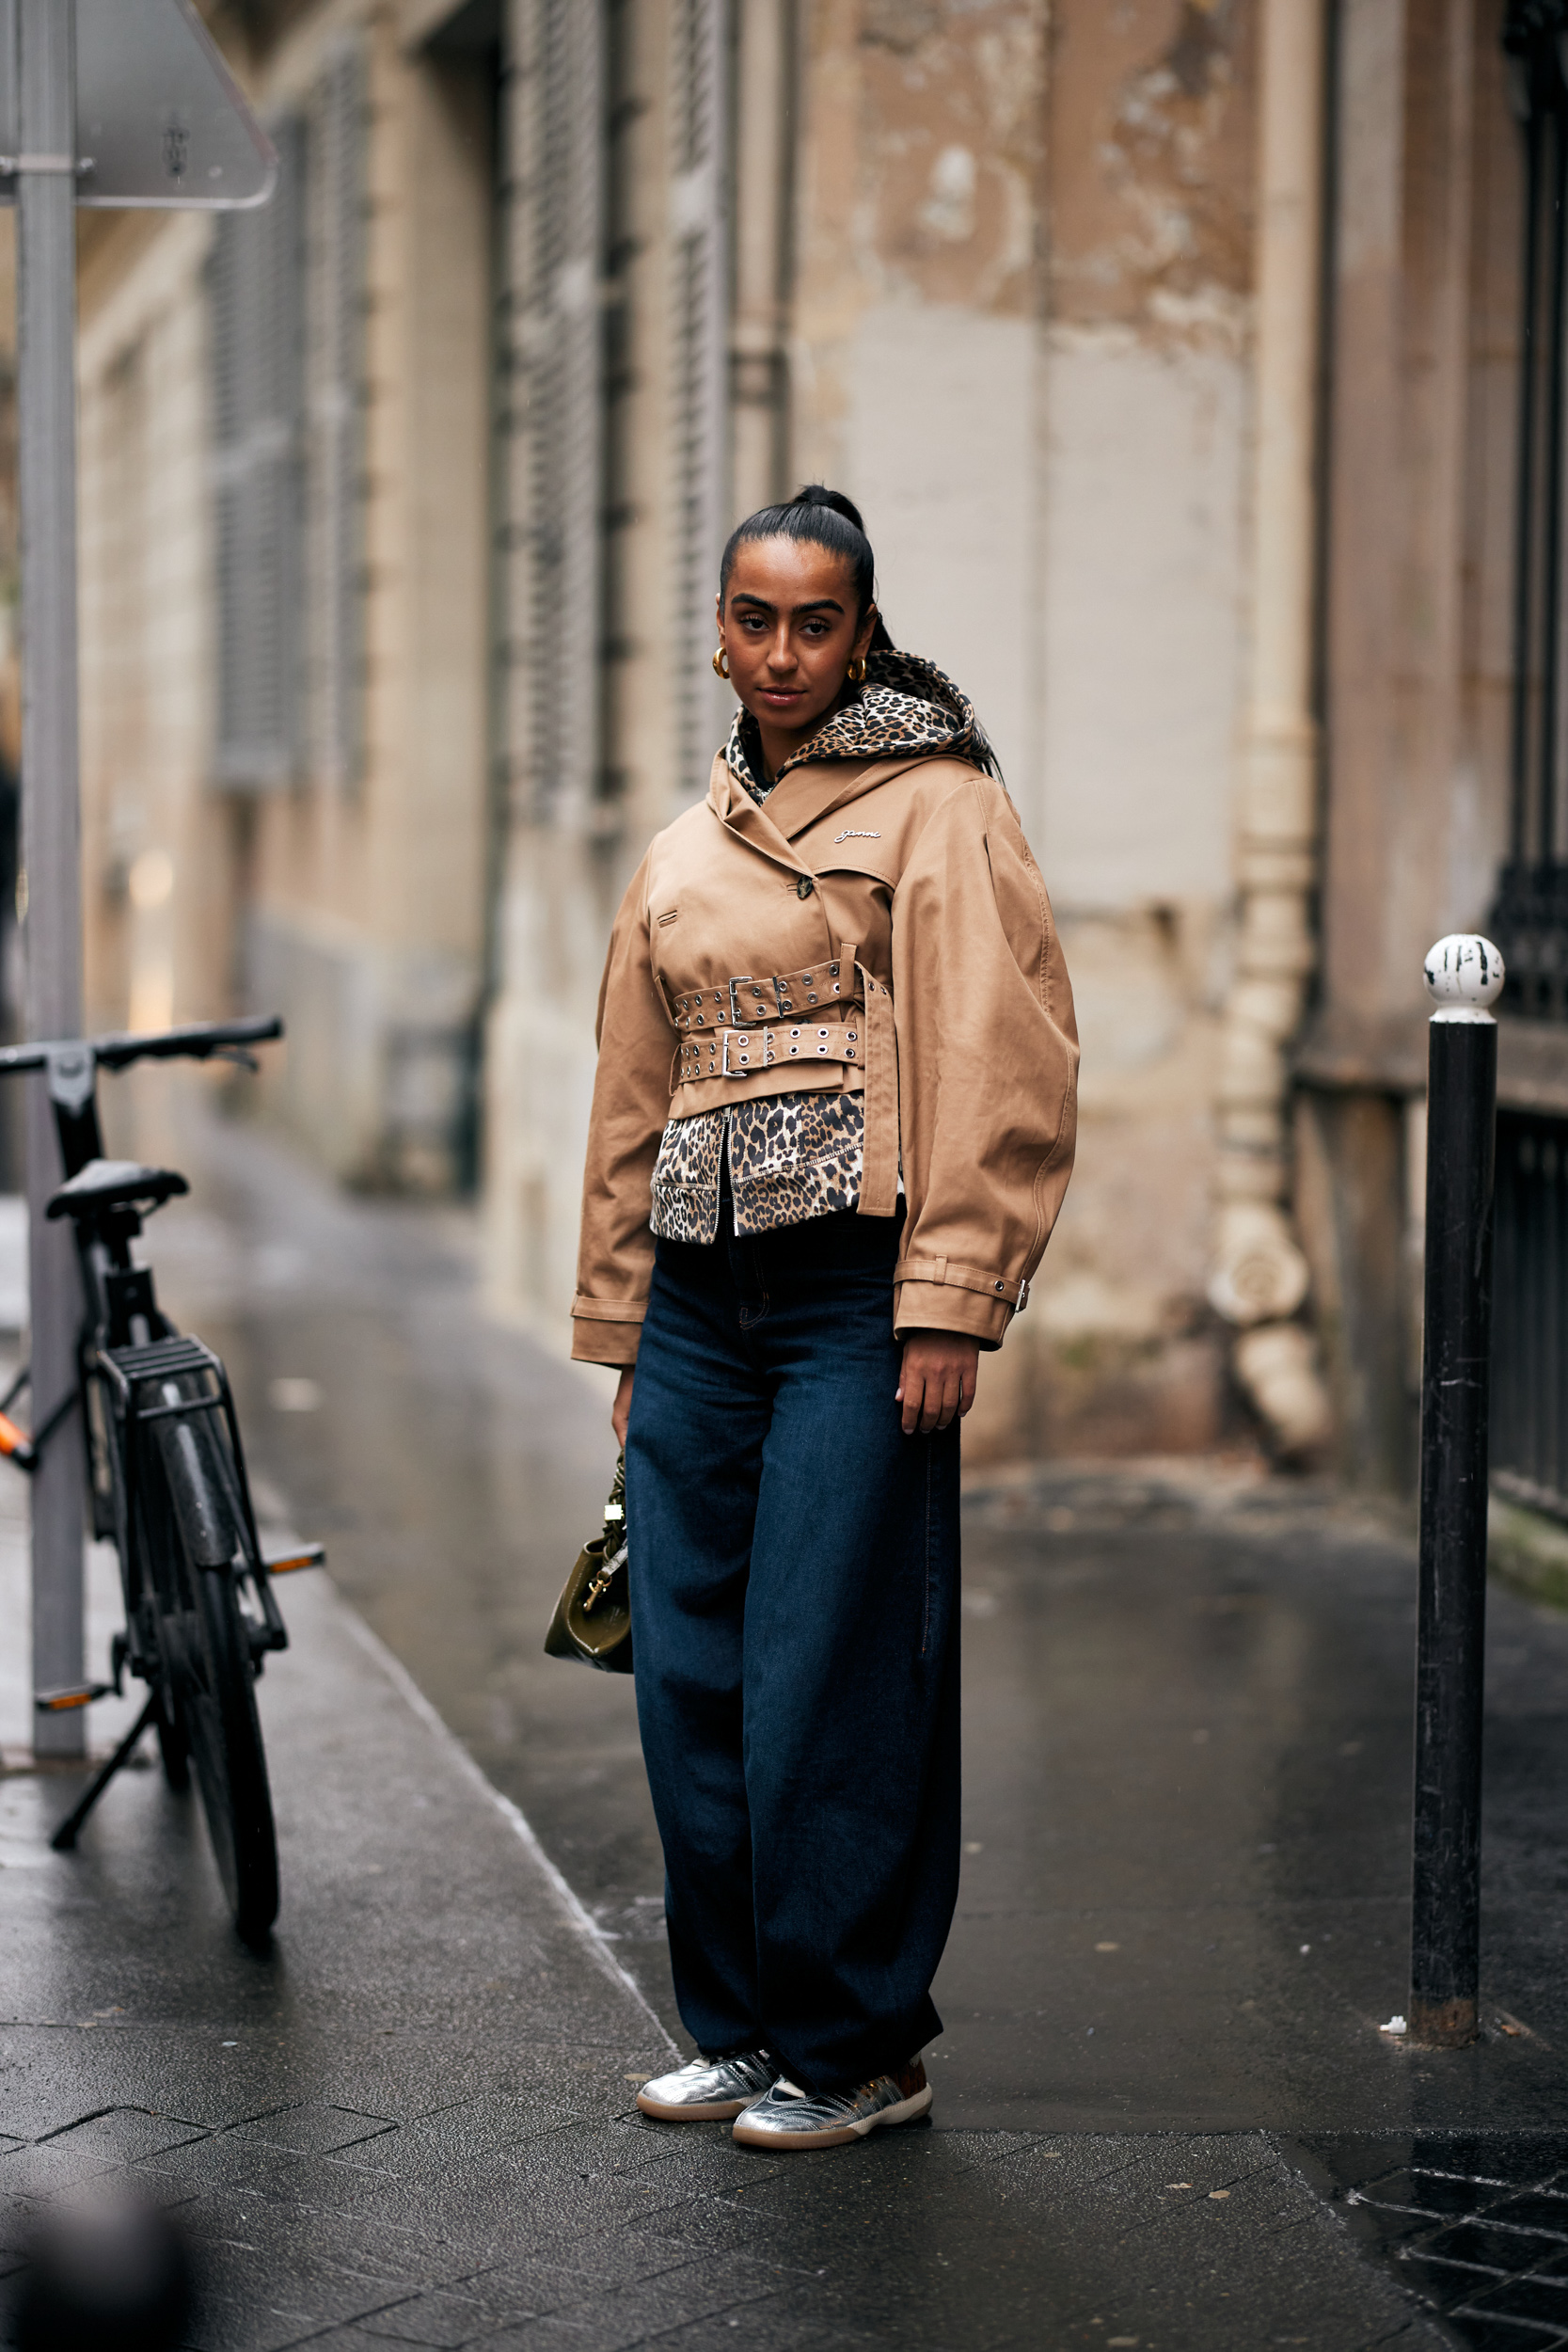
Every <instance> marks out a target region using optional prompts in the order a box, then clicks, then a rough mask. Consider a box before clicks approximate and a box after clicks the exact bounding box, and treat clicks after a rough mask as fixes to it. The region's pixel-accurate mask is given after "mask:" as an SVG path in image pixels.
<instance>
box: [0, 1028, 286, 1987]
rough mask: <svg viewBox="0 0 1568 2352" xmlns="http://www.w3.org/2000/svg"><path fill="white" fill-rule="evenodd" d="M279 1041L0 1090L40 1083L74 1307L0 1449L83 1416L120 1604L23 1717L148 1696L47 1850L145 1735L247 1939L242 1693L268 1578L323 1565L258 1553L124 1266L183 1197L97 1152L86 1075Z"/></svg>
mask: <svg viewBox="0 0 1568 2352" xmlns="http://www.w3.org/2000/svg"><path fill="white" fill-rule="evenodd" d="M282 1034H283V1024H282V1022H281V1021H279V1020H277V1019H256V1020H245V1021H230V1022H198V1023H196V1024H193V1025H190V1026H187V1027H184V1028H177V1029H164V1030H157V1031H152V1032H150V1033H148V1034H146V1035H141V1036H135V1035H125V1036H114V1037H99V1038H87V1039H73V1040H71V1041H65V1042H60V1043H57V1044H38V1045H13V1046H7V1047H4V1048H0V1076H3V1075H6V1074H7V1073H12V1072H22V1071H39V1070H41V1071H44V1072H46V1073H47V1078H48V1088H49V1100H50V1104H51V1106H52V1108H53V1110H54V1115H55V1130H56V1133H57V1135H58V1137H59V1146H60V1158H61V1163H62V1166H63V1168H64V1171H65V1182H64V1183H63V1184H61V1185H60V1187H59V1189H58V1190H57V1191H56V1192H55V1194H54V1195H53V1196H52V1198H51V1200H50V1201H49V1204H48V1208H47V1211H46V1214H47V1216H50V1217H51V1218H59V1217H69V1218H70V1220H71V1227H72V1229H73V1233H74V1238H75V1246H76V1262H77V1265H78V1268H79V1270H80V1274H81V1282H82V1299H83V1316H82V1324H81V1329H80V1334H79V1337H78V1343H77V1350H76V1359H77V1378H76V1384H75V1386H74V1388H72V1389H71V1390H69V1391H67V1393H66V1395H65V1396H64V1397H62V1398H60V1399H59V1400H58V1401H57V1402H56V1403H55V1404H54V1405H53V1406H50V1407H49V1408H48V1409H47V1410H45V1411H44V1412H43V1414H42V1415H41V1417H40V1415H39V1410H38V1406H39V1400H38V1399H37V1397H36V1396H35V1397H34V1399H33V1406H34V1422H35V1426H34V1428H33V1429H32V1431H31V1432H30V1433H29V1432H28V1431H25V1430H24V1429H22V1428H21V1427H19V1426H18V1424H17V1423H16V1422H14V1421H13V1420H12V1419H11V1418H10V1409H11V1407H12V1406H13V1405H14V1404H15V1402H16V1400H17V1398H18V1396H20V1394H21V1393H22V1391H23V1390H24V1388H28V1387H30V1385H31V1381H30V1372H29V1368H28V1367H27V1366H26V1365H24V1366H23V1368H22V1370H21V1371H20V1372H19V1373H18V1374H17V1375H16V1377H15V1379H14V1380H13V1381H12V1382H11V1385H10V1387H9V1389H8V1391H7V1392H6V1394H5V1395H4V1397H0V1454H8V1455H9V1457H10V1459H11V1461H12V1462H13V1463H15V1464H16V1465H17V1467H18V1468H19V1469H22V1470H28V1471H31V1470H35V1469H36V1468H37V1466H38V1463H39V1460H40V1457H41V1454H42V1453H43V1450H44V1448H45V1447H46V1446H47V1444H48V1442H49V1439H50V1438H51V1436H52V1435H53V1433H54V1432H55V1429H57V1428H58V1427H59V1426H60V1425H61V1424H62V1423H63V1422H64V1421H65V1420H66V1418H67V1416H68V1415H69V1414H70V1413H71V1411H72V1410H73V1409H74V1410H79V1411H80V1412H81V1415H82V1422H83V1430H84V1436H85V1439H86V1443H85V1449H84V1451H85V1458H86V1467H87V1524H88V1525H89V1526H90V1527H91V1529H92V1532H93V1534H94V1535H95V1536H98V1537H100V1538H106V1539H107V1540H109V1541H110V1542H112V1543H113V1544H114V1546H115V1549H116V1551H117V1553H118V1555H119V1574H120V1585H121V1590H122V1593H123V1596H124V1601H125V1628H124V1630H123V1632H119V1633H117V1634H116V1635H115V1636H114V1639H113V1641H112V1643H111V1645H110V1660H109V1663H110V1678H109V1680H108V1681H107V1682H84V1683H81V1684H79V1685H74V1686H72V1687H71V1688H70V1689H67V1690H60V1691H48V1692H40V1693H39V1694H38V1698H37V1701H36V1704H37V1706H38V1708H39V1709H40V1711H41V1712H44V1713H55V1712H59V1711H61V1710H64V1709H66V1708H77V1707H86V1706H89V1705H90V1704H91V1703H92V1702H93V1701H94V1700H95V1699H100V1698H104V1697H107V1696H108V1695H109V1693H110V1692H114V1694H115V1695H116V1696H117V1697H118V1696H120V1695H122V1694H123V1690H124V1680H125V1676H126V1674H127V1673H130V1674H131V1675H132V1676H134V1677H136V1678H137V1679H139V1680H141V1681H143V1682H145V1683H146V1684H147V1686H148V1697H147V1703H146V1705H145V1706H144V1707H143V1708H142V1710H141V1712H140V1714H139V1715H138V1716H137V1718H136V1720H135V1723H134V1724H133V1725H132V1727H131V1729H130V1730H129V1731H128V1732H127V1733H126V1735H125V1737H124V1739H123V1740H120V1742H119V1746H118V1747H117V1748H116V1749H115V1751H114V1753H113V1755H112V1756H109V1758H108V1759H107V1761H106V1762H105V1763H104V1764H103V1767H102V1768H101V1769H100V1771H99V1772H96V1773H95V1775H94V1776H93V1779H92V1781H91V1782H90V1784H89V1785H88V1787H87V1789H86V1790H85V1791H84V1793H83V1795H82V1797H81V1799H80V1801H79V1802H78V1804H76V1805H75V1806H73V1808H72V1809H71V1812H70V1813H69V1814H68V1815H67V1817H66V1819H65V1820H63V1821H62V1822H61V1823H60V1825H59V1827H58V1829H57V1830H56V1831H55V1835H54V1836H53V1837H52V1839H51V1840H50V1843H51V1845H52V1846H53V1847H54V1848H55V1850H56V1851H60V1852H64V1851H68V1850H69V1849H70V1848H71V1847H72V1846H74V1844H75V1842H76V1836H77V1832H78V1831H79V1830H80V1828H81V1826H82V1824H83V1822H84V1821H85V1820H87V1815H88V1814H89V1813H90V1812H91V1810H92V1808H93V1806H94V1805H95V1804H97V1803H98V1800H99V1798H100V1797H101V1796H102V1795H103V1791H104V1789H105V1788H107V1787H108V1786H109V1783H110V1782H111V1781H112V1780H113V1778H114V1777H115V1774H116V1773H117V1772H119V1771H120V1769H121V1768H122V1766H124V1765H125V1764H126V1763H128V1762H129V1760H130V1758H131V1756H132V1755H133V1754H134V1753H135V1749H136V1747H137V1746H138V1745H139V1743H140V1741H141V1740H142V1738H143V1737H144V1735H145V1734H146V1733H147V1731H148V1730H149V1729H152V1730H155V1731H156V1733H157V1738H158V1747H159V1753H160V1756H161V1758H162V1763H163V1769H164V1774H165V1777H166V1780H167V1782H168V1784H169V1786H170V1787H171V1788H177V1789H179V1788H185V1787H187V1786H188V1784H189V1779H190V1775H191V1773H192V1772H194V1773H195V1777H196V1783H197V1788H198V1791H199V1794H200V1798H201V1806H202V1811H203V1814H204V1815H205V1817H206V1822H207V1830H208V1835H209V1837H210V1839H211V1843H212V1847H213V1853H214V1859H215V1861H216V1863H217V1868H218V1875H219V1877H220V1878H221V1880H222V1882H223V1888H224V1893H225V1895H226V1896H227V1897H228V1899H229V1906H230V1911H231V1912H232V1913H233V1916H234V1924H235V1926H236V1927H237V1928H238V1930H239V1931H240V1933H241V1935H242V1936H243V1937H244V1938H245V1940H246V1942H248V1943H252V1944H259V1943H261V1942H262V1941H264V1939H265V1937H266V1935H267V1932H268V1931H269V1930H270V1928H271V1926H272V1923H273V1921H274V1919H275V1918H276V1917H277V1898H278V1885H277V1835H276V1831H275V1829H274V1824H273V1813H272V1795H271V1789H270V1787H269V1784H268V1779H267V1763H266V1755H265V1751H264V1750H263V1747H262V1744H261V1723H260V1720H259V1718H258V1715H257V1711H256V1695H255V1684H256V1679H257V1677H258V1676H259V1675H260V1674H261V1669H262V1665H263V1663H264V1661H265V1660H266V1657H267V1654H268V1652H269V1651H272V1650H281V1649H286V1648H287V1647H288V1641H289V1636H288V1632H287V1629H286V1628H285V1626H284V1623H283V1619H282V1615H281V1613H280V1612H279V1610H278V1607H277V1598H276V1597H275V1595H274V1593H273V1590H272V1580H273V1578H274V1577H275V1576H278V1575H282V1574H284V1573H286V1572H287V1571H290V1570H293V1569H296V1568H304V1567H314V1566H319V1565H321V1564H322V1562H323V1560H324V1558H325V1554H324V1552H323V1549H322V1547H321V1546H320V1545H319V1544H311V1545H307V1546H304V1547H303V1548H300V1549H295V1550H294V1551H293V1552H290V1553H289V1554H287V1555H286V1556H285V1557H282V1558H273V1559H270V1560H269V1559H267V1558H266V1557H264V1556H263V1554H262V1550H261V1541H260V1538H259V1535H258V1533H257V1527H256V1515H255V1511H254V1509H253V1507H252V1504H251V1499H250V1487H249V1483H248V1481H247V1479H246V1476H245V1453H244V1449H243V1447H242V1445H241V1441H240V1426H239V1421H238V1418H237V1416H236V1413H235V1410H234V1400H233V1396H232V1394H231V1392H230V1386H229V1377H228V1375H227V1374H226V1372H225V1371H224V1368H223V1365H222V1362H221V1361H220V1359H218V1358H217V1357H216V1356H215V1355H214V1353H213V1351H212V1349H211V1348H209V1347H206V1346H204V1345H203V1344H202V1343H201V1342H200V1341H199V1340H197V1339H192V1338H188V1337H185V1336H183V1335H182V1334H181V1333H180V1332H178V1331H176V1329H175V1328H174V1326H173V1325H172V1324H171V1323H170V1322H169V1320H168V1317H167V1316H166V1315H165V1314H164V1313H163V1312H162V1311H161V1310H160V1309H159V1306H158V1303H157V1298H156V1295H155V1292H154V1287H153V1279H152V1269H151V1268H150V1266H148V1265H139V1264H137V1263H135V1260H134V1259H133V1257H132V1252H131V1244H132V1242H133V1241H134V1240H135V1239H136V1237H137V1236H138V1235H139V1234H140V1232H141V1231H142V1226H143V1220H144V1219H145V1218H146V1217H148V1216H150V1215H151V1214H152V1213H153V1212H154V1211H155V1210H157V1209H159V1208H162V1206H163V1205H164V1203H165V1202H166V1200H172V1199H175V1198H176V1197H178V1196H179V1195H181V1194H183V1193H187V1192H188V1191H189V1190H190V1186H189V1184H187V1182H186V1180H185V1178H184V1177H183V1176H182V1175H181V1174H180V1173H179V1172H178V1170H176V1169H174V1168H149V1167H143V1166H142V1165H140V1164H139V1163H138V1162H135V1161H126V1160H107V1159H105V1158H104V1157H103V1136H102V1134H101V1132H100V1128H99V1123H98V1097H97V1080H98V1073H99V1071H100V1070H125V1069H128V1068H129V1067H130V1066H131V1064H132V1063H133V1062H137V1061H149V1060H159V1061H166V1060H172V1059H175V1058H177V1057H181V1058H186V1059H191V1060H196V1061H208V1060H211V1059H213V1058H214V1057H220V1058H222V1059H226V1060H231V1061H236V1062H238V1063H239V1064H240V1065H241V1066H242V1067H245V1068H248V1069H251V1070H255V1069H256V1068H257V1067H258V1066H259V1065H258V1064H257V1062H256V1060H255V1057H254V1056H253V1055H252V1054H251V1053H250V1051H249V1048H250V1047H251V1046H253V1045H259V1044H262V1043H265V1042H266V1041H269V1040H271V1039H275V1038H279V1037H281V1036H282Z"/></svg>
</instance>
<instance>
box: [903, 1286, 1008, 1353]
mask: <svg viewBox="0 0 1568 2352" xmlns="http://www.w3.org/2000/svg"><path fill="white" fill-rule="evenodd" d="M1012 1319H1013V1310H1012V1308H1011V1307H1010V1306H1009V1305H1008V1303H1007V1301H1006V1299H1005V1298H998V1297H997V1296H996V1295H994V1293H993V1294H992V1295H990V1296H989V1297H988V1296H987V1295H985V1294H984V1293H982V1292H980V1291H977V1290H963V1289H960V1288H959V1287H958V1285H957V1284H956V1283H952V1282H921V1281H902V1282H901V1281H899V1280H898V1279H897V1277H896V1276H895V1278H894V1291H893V1335H894V1337H895V1339H898V1340H904V1339H908V1337H909V1335H910V1333H911V1331H958V1332H961V1333H962V1334H963V1336H964V1337H965V1338H966V1339H971V1340H978V1341H979V1343H980V1344H981V1346H982V1347H984V1348H996V1347H1000V1346H1001V1344H1002V1338H1003V1334H1004V1333H1005V1332H1006V1328H1007V1326H1008V1324H1009V1323H1011V1321H1012Z"/></svg>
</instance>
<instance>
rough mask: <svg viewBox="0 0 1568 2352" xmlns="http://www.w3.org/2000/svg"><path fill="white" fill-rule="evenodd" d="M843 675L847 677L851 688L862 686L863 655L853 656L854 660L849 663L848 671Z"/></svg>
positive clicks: (863, 682)
mask: <svg viewBox="0 0 1568 2352" xmlns="http://www.w3.org/2000/svg"><path fill="white" fill-rule="evenodd" d="M845 675H846V677H847V679H848V681H849V683H850V685H851V686H863V685H864V684H865V656H864V654H863V653H858V654H857V655H856V656H855V659H854V660H853V661H851V662H850V664H849V667H848V669H847V671H846V672H845Z"/></svg>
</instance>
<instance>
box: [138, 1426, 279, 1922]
mask: <svg viewBox="0 0 1568 2352" xmlns="http://www.w3.org/2000/svg"><path fill="white" fill-rule="evenodd" d="M220 1447H221V1440H220V1439H219V1438H216V1437H215V1436H214V1433H213V1432H212V1431H211V1430H208V1429H205V1428H202V1427H201V1426H200V1425H199V1424H198V1423H197V1422H195V1420H194V1417H193V1418H192V1419H189V1420H187V1419H185V1418H183V1417H182V1418H181V1419H179V1420H176V1421H168V1422H162V1423H160V1424H159V1427H158V1442H156V1443H154V1444H151V1445H149V1446H147V1447H146V1448H145V1451H144V1463H145V1470H144V1484H143V1493H144V1497H145V1501H146V1504H147V1506H148V1508H147V1511H146V1518H147V1520H148V1522H149V1525H148V1534H149V1537H150V1556H151V1561H152V1565H153V1575H154V1578H155V1581H156V1583H157V1587H158V1591H159V1597H160V1602H161V1614H162V1617H163V1625H162V1629H161V1633H162V1641H163V1646H164V1652H165V1656H166V1659H167V1660H168V1662H169V1668H170V1680H171V1683H172V1686H173V1692H174V1698H175V1708H176V1718H177V1720H176V1724H175V1726H174V1728H175V1730H176V1733H181V1732H182V1733H183V1736H184V1743H185V1746H186V1748H187V1750H188V1754H189V1757H190V1766H191V1770H192V1771H193V1772H194V1773H195V1775H196V1785H197V1788H198V1792H199V1794H200V1798H201V1809H202V1813H203V1814H204V1816H205V1818H206V1822H207V1833H208V1836H209V1839H210V1840H211V1843H212V1848H213V1856H214V1860H215V1862H216V1864H217V1867H218V1876H219V1878H220V1879H221V1880H222V1882H223V1891H224V1893H225V1895H226V1896H227V1897H228V1899H229V1907H230V1911H231V1912H232V1913H233V1915H234V1924H235V1926H236V1927H237V1928H238V1930H239V1931H240V1933H241V1935H242V1936H244V1937H245V1941H246V1942H247V1943H253V1944H255V1943H261V1942H262V1941H264V1939H265V1937H266V1934H267V1931H268V1930H269V1928H270V1927H271V1926H272V1923H273V1921H274V1920H275V1919H276V1918H277V1834H276V1831H275V1829H274V1825H273V1815H272V1791H271V1788H270V1787H269V1785H268V1780H267V1760H266V1753H265V1751H264V1749H263V1747H262V1745H261V1722H260V1719H259V1718H258V1715H257V1712H256V1674H255V1665H254V1661H253V1660H252V1657H251V1649H250V1643H249V1639H248V1637H247V1634H246V1630H245V1616H244V1613H243V1612H242V1610H241V1608H240V1602H239V1595H238V1591H237V1588H236V1579H235V1570H234V1567H233V1565H232V1562H233V1558H234V1556H235V1555H236V1554H237V1553H238V1551H239V1541H240V1539H239V1532H238V1528H237V1526H236V1524H235V1515H234V1513H233V1511H232V1509H231V1506H230V1485H231V1480H230V1477H229V1476H227V1475H226V1474H225V1473H226V1470H227V1467H228V1466H227V1463H226V1462H224V1461H222V1460H220V1459H219V1450H220ZM215 1531H227V1533H228V1534H230V1535H231V1536H232V1544H231V1546H230V1552H229V1556H228V1557H227V1558H223V1559H221V1561H219V1560H214V1552H221V1551H222V1550H223V1538H222V1536H221V1535H220V1536H219V1538H218V1540H216V1541H214V1532H215ZM166 1764H167V1751H166Z"/></svg>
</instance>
